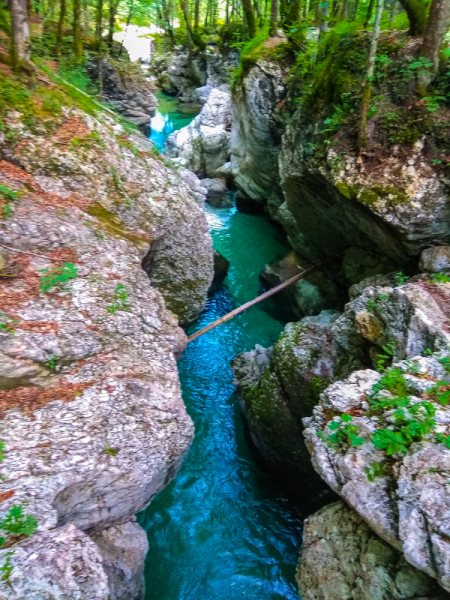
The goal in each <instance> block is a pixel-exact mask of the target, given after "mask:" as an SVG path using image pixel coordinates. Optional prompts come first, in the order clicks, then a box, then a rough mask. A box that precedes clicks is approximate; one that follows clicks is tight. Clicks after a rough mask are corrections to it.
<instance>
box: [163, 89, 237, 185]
mask: <svg viewBox="0 0 450 600" xmlns="http://www.w3.org/2000/svg"><path fill="white" fill-rule="evenodd" d="M231 122H232V113H231V96H230V93H229V92H227V91H221V90H219V89H216V88H215V89H213V90H212V91H211V92H210V94H209V96H208V100H207V102H206V104H205V105H204V106H203V108H202V110H201V111H200V114H198V115H197V116H196V117H195V119H193V121H191V122H190V123H189V125H187V126H186V127H183V128H182V129H180V130H178V131H174V132H173V133H172V134H170V136H169V137H168V138H167V140H166V146H165V150H166V154H167V155H168V156H170V157H171V158H177V159H179V161H180V162H181V163H182V164H184V165H185V166H187V167H188V168H190V169H192V170H193V171H194V172H195V173H196V174H197V175H199V176H203V177H213V178H214V177H216V176H217V175H218V174H220V173H219V171H218V170H219V169H220V167H222V166H223V164H224V163H225V162H226V161H227V160H228V157H229V153H230V149H229V145H230V130H231Z"/></svg>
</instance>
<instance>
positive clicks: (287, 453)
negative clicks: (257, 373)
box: [244, 369, 309, 467]
mask: <svg viewBox="0 0 450 600" xmlns="http://www.w3.org/2000/svg"><path fill="white" fill-rule="evenodd" d="M244 401H245V403H246V406H247V419H248V420H249V422H250V424H251V426H252V429H253V430H254V431H255V432H256V433H257V437H258V438H259V439H260V440H261V441H262V442H263V444H264V448H265V454H266V455H267V456H268V457H269V459H270V460H272V461H273V462H274V463H279V462H280V461H282V463H283V464H284V465H285V466H288V465H289V464H290V465H291V466H297V467H302V466H303V465H305V464H308V463H309V457H308V452H307V451H306V447H305V445H304V441H303V435H302V426H301V423H297V422H296V420H295V419H294V418H293V416H292V414H291V413H290V411H289V408H288V406H287V404H286V400H285V398H284V396H283V392H282V390H281V385H280V383H279V381H278V379H277V377H276V375H274V374H273V373H271V372H270V370H269V369H266V371H265V372H264V374H263V376H262V377H261V381H260V383H259V384H258V385H255V386H253V387H252V388H251V390H250V391H249V392H247V393H246V394H245V395H244Z"/></svg>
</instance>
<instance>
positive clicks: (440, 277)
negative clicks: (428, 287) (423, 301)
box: [428, 273, 450, 283]
mask: <svg viewBox="0 0 450 600" xmlns="http://www.w3.org/2000/svg"><path fill="white" fill-rule="evenodd" d="M428 283H450V277H448V276H447V275H444V273H433V274H432V275H431V279H428Z"/></svg>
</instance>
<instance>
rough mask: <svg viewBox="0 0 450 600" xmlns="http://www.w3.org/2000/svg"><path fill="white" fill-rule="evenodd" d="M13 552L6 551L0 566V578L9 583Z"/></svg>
mask: <svg viewBox="0 0 450 600" xmlns="http://www.w3.org/2000/svg"><path fill="white" fill-rule="evenodd" d="M13 554H14V552H7V553H6V555H5V558H6V560H5V562H4V563H3V565H2V566H1V567H0V573H1V577H0V580H1V581H5V582H6V583H11V582H10V577H11V573H12V571H13V566H12V564H11V556H13Z"/></svg>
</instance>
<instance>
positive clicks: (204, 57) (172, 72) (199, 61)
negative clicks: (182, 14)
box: [151, 45, 239, 104]
mask: <svg viewBox="0 0 450 600" xmlns="http://www.w3.org/2000/svg"><path fill="white" fill-rule="evenodd" d="M238 64H239V52H238V51H237V50H235V49H233V48H230V49H224V48H222V49H221V50H220V51H219V49H218V48H217V47H216V46H212V45H208V46H206V48H205V50H204V51H201V52H198V53H197V54H196V56H195V57H194V59H193V61H192V63H191V64H190V63H189V57H188V52H187V49H186V48H185V47H184V46H176V47H175V51H174V52H172V53H170V54H158V53H157V54H156V55H155V56H154V58H153V59H152V64H151V69H152V71H153V72H154V73H155V75H156V78H157V81H158V86H159V87H160V89H161V90H162V91H163V92H165V93H166V94H168V95H169V96H175V95H176V96H178V97H179V98H180V100H181V102H199V101H200V102H202V104H204V103H205V102H206V101H207V99H208V96H209V94H210V93H211V91H212V89H213V88H220V89H221V90H222V91H227V89H228V88H227V84H229V82H230V78H231V73H232V69H233V68H236V67H237V66H238ZM222 86H224V87H222Z"/></svg>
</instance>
